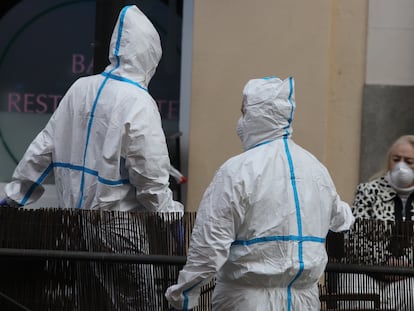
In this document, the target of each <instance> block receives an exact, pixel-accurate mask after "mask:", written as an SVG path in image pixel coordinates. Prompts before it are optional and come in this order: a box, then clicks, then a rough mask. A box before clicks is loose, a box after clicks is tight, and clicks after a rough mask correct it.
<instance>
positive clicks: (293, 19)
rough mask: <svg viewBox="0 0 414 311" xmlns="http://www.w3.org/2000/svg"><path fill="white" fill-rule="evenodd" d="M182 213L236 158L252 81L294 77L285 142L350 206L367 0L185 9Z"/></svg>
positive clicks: (209, 4) (268, 0)
mask: <svg viewBox="0 0 414 311" xmlns="http://www.w3.org/2000/svg"><path fill="white" fill-rule="evenodd" d="M193 10H194V11H193V29H192V31H193V37H192V41H193V42H192V69H191V77H192V78H191V96H190V112H189V132H188V135H189V136H188V178H189V183H188V188H187V190H188V191H187V200H186V207H187V210H191V211H193V210H197V208H198V204H199V202H200V200H201V197H202V195H203V192H204V191H205V189H206V187H207V186H208V184H209V183H210V181H211V179H212V177H213V175H214V173H215V171H216V169H217V168H218V167H219V166H220V165H221V164H222V163H223V162H224V161H225V160H226V159H228V158H229V157H231V156H233V155H236V154H238V153H240V152H241V151H242V149H241V144H240V142H239V140H238V137H237V135H236V133H235V128H236V122H237V119H238V118H239V116H240V104H241V92H242V88H243V86H244V84H245V83H246V82H247V81H248V80H249V79H251V78H260V77H264V76H269V75H276V76H279V77H280V78H287V77H289V76H293V77H294V78H295V83H296V104H297V108H296V112H295V120H294V123H293V128H294V132H293V139H294V140H295V141H296V142H297V143H299V144H301V145H302V146H303V147H305V148H306V149H308V150H309V151H310V152H312V153H313V154H315V156H317V157H318V158H319V159H320V160H321V161H322V162H323V163H324V164H325V165H326V166H327V167H328V169H329V170H330V172H331V174H332V177H333V179H334V182H335V183H336V185H337V188H338V192H339V193H340V194H341V195H342V197H343V198H344V199H345V200H347V201H350V200H352V197H353V191H354V189H355V186H356V183H357V181H358V178H359V146H360V127H361V107H362V98H363V86H364V81H365V55H366V53H365V46H366V33H367V29H366V28H367V11H368V5H367V1H366V0H341V1H326V0H313V1H308V0H290V1H284V0H260V1H259V2H258V1H250V0H238V1H236V2H235V1H231V0H209V1H203V0H194V1H193Z"/></svg>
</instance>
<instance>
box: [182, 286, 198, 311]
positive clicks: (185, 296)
mask: <svg viewBox="0 0 414 311" xmlns="http://www.w3.org/2000/svg"><path fill="white" fill-rule="evenodd" d="M201 283H202V281H200V282H198V283H196V284H194V285H193V286H191V287H190V288H188V289H186V290H184V291H183V296H184V302H183V310H185V311H187V310H188V292H190V291H191V290H193V289H194V288H195V287H196V286H198V285H200V284H201Z"/></svg>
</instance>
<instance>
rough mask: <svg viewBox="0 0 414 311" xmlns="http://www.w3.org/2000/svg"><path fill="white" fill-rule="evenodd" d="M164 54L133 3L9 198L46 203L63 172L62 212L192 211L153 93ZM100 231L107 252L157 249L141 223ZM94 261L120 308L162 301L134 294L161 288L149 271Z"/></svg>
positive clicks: (28, 156) (32, 149) (34, 147)
mask: <svg viewBox="0 0 414 311" xmlns="http://www.w3.org/2000/svg"><path fill="white" fill-rule="evenodd" d="M161 54H162V51H161V42H160V38H159V35H158V33H157V31H156V29H155V28H154V26H153V25H152V23H151V22H150V21H149V20H148V19H147V17H146V16H145V15H144V14H143V13H142V12H141V11H140V10H139V9H138V8H137V7H136V6H126V7H124V8H123V9H122V10H121V12H120V14H119V17H118V20H117V23H116V25H115V28H114V31H113V34H112V37H111V43H110V49H109V60H110V64H109V65H108V66H107V67H106V69H105V71H104V72H103V73H101V74H97V75H93V76H89V77H83V78H80V79H78V80H77V81H75V82H74V84H73V85H72V86H71V87H70V88H69V90H68V91H67V93H66V94H65V96H64V97H63V98H62V100H61V102H60V104H59V107H58V108H57V110H56V111H55V112H54V114H53V115H52V117H51V119H50V120H49V122H48V123H47V125H46V127H45V128H44V129H43V130H42V131H41V132H40V133H39V134H38V135H37V137H36V138H35V139H34V141H33V142H32V143H31V144H30V146H29V147H28V149H27V151H26V153H25V154H24V156H23V158H22V160H21V161H20V163H19V164H18V166H17V167H16V169H15V171H14V173H13V177H12V181H11V182H10V183H8V184H7V185H6V186H5V192H6V195H7V197H8V199H11V200H13V201H15V202H17V203H18V204H19V205H26V204H30V203H32V202H34V201H36V200H38V199H39V198H40V197H41V195H42V194H43V192H44V188H43V186H42V183H43V182H44V180H45V178H46V177H47V175H48V174H49V173H50V172H52V171H53V173H54V177H55V183H56V188H57V195H58V202H59V207H61V208H85V209H98V210H111V211H151V212H180V213H182V212H183V205H182V204H181V203H179V202H176V201H174V200H173V196H172V191H171V190H170V188H169V177H170V175H169V170H170V159H169V155H168V150H167V144H166V139H165V135H164V132H163V129H162V125H161V117H160V114H159V111H158V107H157V105H156V103H155V101H154V99H153V98H152V97H151V95H150V94H149V93H148V89H147V87H148V84H149V82H150V79H151V78H152V77H153V75H154V73H155V70H156V68H157V66H158V63H159V61H160V58H161ZM89 225H90V226H94V225H95V224H89ZM139 227H140V228H145V224H141V225H140V226H139ZM98 229H99V230H102V234H99V231H95V230H90V232H95V234H96V236H95V237H94V238H95V240H98V243H101V248H103V249H107V250H109V251H111V250H113V249H118V250H121V251H122V252H126V253H136V252H138V253H144V254H148V252H149V248H150V245H149V243H148V238H147V237H146V236H145V235H146V232H145V230H142V231H140V235H137V233H136V230H137V226H136V224H135V227H132V226H131V225H130V223H129V222H128V221H127V218H126V217H119V218H117V217H114V218H112V219H111V220H110V222H109V223H106V224H104V223H101V225H100V227H99V228H98ZM96 232H98V233H96ZM108 232H110V233H109V234H108ZM108 235H109V236H108ZM88 238H89V239H91V238H93V237H91V236H89V237H88ZM121 240H122V245H120V241H121ZM91 265H92V268H93V270H94V271H95V274H96V277H97V278H98V279H99V282H100V283H101V284H102V287H103V288H104V289H105V290H106V291H107V293H108V296H109V299H110V300H111V303H112V304H113V309H111V310H122V311H125V310H137V308H138V309H139V308H140V306H144V305H145V306H149V305H150V304H152V305H153V306H155V305H157V304H158V303H159V301H160V300H159V301H155V299H152V301H148V300H149V299H150V298H148V297H150V296H149V295H150V294H151V293H142V295H141V298H139V297H138V298H136V296H137V295H135V294H134V295H132V296H131V297H130V296H128V295H129V294H130V293H134V292H135V291H136V290H137V288H138V286H137V282H141V283H142V284H141V285H140V288H142V290H148V292H149V291H152V290H153V288H154V287H153V286H150V282H153V281H154V280H153V279H150V278H149V279H148V280H145V279H143V278H142V274H141V273H140V271H139V269H141V267H137V266H136V265H131V266H130V267H128V268H123V269H125V270H126V271H122V272H123V274H122V275H121V274H120V271H119V270H120V269H118V270H117V271H116V272H114V271H113V270H110V271H109V272H106V271H105V270H102V269H99V267H97V266H96V265H94V264H93V263H92V264H91ZM149 271H150V270H146V273H147V274H148V272H149ZM110 273H113V274H110ZM118 274H119V275H118ZM121 277H123V278H124V279H122V278H121ZM118 278H119V279H122V281H123V282H122V285H123V286H124V287H123V288H120V286H121V285H120V284H117V285H116V288H115V289H113V288H112V286H113V284H112V283H113V282H114V280H115V279H118ZM125 288H126V289H125ZM162 294H163V292H161V293H160V295H159V296H160V297H162ZM134 297H135V298H134ZM137 299H138V300H137ZM139 299H142V300H139Z"/></svg>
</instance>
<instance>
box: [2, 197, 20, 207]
mask: <svg viewBox="0 0 414 311" xmlns="http://www.w3.org/2000/svg"><path fill="white" fill-rule="evenodd" d="M0 206H3V207H20V206H23V205H20V204H19V203H17V202H16V201H14V200H12V199H10V198H8V197H5V198H3V199H1V200H0Z"/></svg>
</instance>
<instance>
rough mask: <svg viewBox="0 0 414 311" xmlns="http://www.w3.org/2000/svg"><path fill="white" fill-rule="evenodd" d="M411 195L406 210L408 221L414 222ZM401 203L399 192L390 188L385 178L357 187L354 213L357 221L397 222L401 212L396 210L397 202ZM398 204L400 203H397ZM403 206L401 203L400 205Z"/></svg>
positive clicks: (413, 203)
mask: <svg viewBox="0 0 414 311" xmlns="http://www.w3.org/2000/svg"><path fill="white" fill-rule="evenodd" d="M412 196H413V194H411V196H410V198H411V200H410V199H408V201H407V203H410V206H409V207H408V206H407V208H406V211H407V214H406V215H410V217H407V220H414V218H413V215H414V202H413V198H412ZM398 201H399V202H401V200H400V199H399V197H398V194H397V192H396V191H395V190H394V189H393V188H392V187H391V186H390V184H389V183H388V182H387V180H386V179H385V178H384V177H380V178H377V179H374V180H373V181H371V182H367V183H362V184H359V185H358V186H357V189H356V191H355V199H354V203H353V204H352V212H353V214H354V216H355V218H356V219H359V218H361V219H376V220H381V221H395V220H396V216H397V219H398V218H399V217H398V216H399V215H401V211H398V210H396V202H398ZM397 204H398V203H397ZM400 204H401V203H400Z"/></svg>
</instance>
